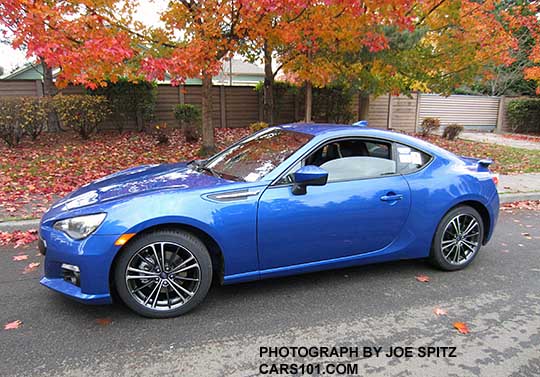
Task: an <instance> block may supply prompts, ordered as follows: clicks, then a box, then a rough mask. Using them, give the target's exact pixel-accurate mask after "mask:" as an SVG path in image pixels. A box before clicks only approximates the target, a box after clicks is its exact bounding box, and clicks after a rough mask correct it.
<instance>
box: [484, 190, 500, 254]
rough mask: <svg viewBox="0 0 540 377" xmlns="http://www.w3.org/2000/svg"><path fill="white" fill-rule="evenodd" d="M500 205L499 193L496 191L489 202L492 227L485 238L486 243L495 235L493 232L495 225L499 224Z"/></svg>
mask: <svg viewBox="0 0 540 377" xmlns="http://www.w3.org/2000/svg"><path fill="white" fill-rule="evenodd" d="M499 205H500V203H499V193H498V192H495V194H494V195H493V197H492V198H491V200H490V201H489V204H488V211H489V217H490V220H491V221H490V224H489V225H490V227H489V229H488V231H487V233H486V237H485V239H484V245H485V244H486V243H488V242H489V240H490V239H491V237H492V236H493V232H494V231H495V226H496V225H497V220H498V219H499Z"/></svg>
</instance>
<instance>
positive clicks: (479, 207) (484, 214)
mask: <svg viewBox="0 0 540 377" xmlns="http://www.w3.org/2000/svg"><path fill="white" fill-rule="evenodd" d="M462 206H468V207H471V208H474V209H475V210H476V211H477V212H478V213H479V214H480V217H481V218H482V225H483V226H484V234H483V239H482V245H485V244H486V243H487V241H488V237H489V229H491V216H490V214H489V210H488V208H487V207H486V205H484V204H483V203H482V202H480V201H478V200H471V199H468V200H464V201H461V202H458V203H456V204H454V205H453V206H452V207H450V208H449V209H448V210H447V211H446V212H445V213H444V214H443V215H442V217H441V219H440V220H439V222H440V221H441V220H442V219H443V218H444V216H446V214H447V213H448V212H450V211H452V210H453V209H454V208H457V207H462ZM433 236H434V237H435V235H433Z"/></svg>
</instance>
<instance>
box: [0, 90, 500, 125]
mask: <svg viewBox="0 0 540 377" xmlns="http://www.w3.org/2000/svg"><path fill="white" fill-rule="evenodd" d="M62 92H63V93H65V94H79V93H83V92H84V89H83V88H82V87H68V88H66V89H63V90H62ZM42 95H43V87H42V83H41V81H39V80H37V81H30V80H0V97H1V96H42ZM212 98H213V105H214V106H213V117H212V118H213V122H214V125H215V126H216V127H246V126H249V124H251V123H253V122H257V121H259V120H262V99H261V98H260V96H259V94H258V93H257V92H256V91H255V89H254V87H253V86H214V88H213V93H212ZM509 100H510V98H506V97H488V96H464V95H452V96H449V97H442V96H439V95H435V94H418V93H413V94H411V95H410V96H404V95H400V96H389V95H383V96H379V97H376V98H375V97H373V98H370V101H369V110H368V119H367V120H368V122H369V125H370V127H374V128H382V129H396V130H402V131H407V132H415V131H416V130H418V127H419V125H420V123H421V122H422V120H423V119H424V118H426V117H435V118H439V119H440V120H441V123H442V124H443V125H448V124H451V123H458V124H461V125H463V126H465V127H466V128H468V129H479V130H488V131H491V130H496V131H507V130H508V129H509V127H508V121H507V119H506V115H505V110H506V106H507V105H508V102H509ZM201 101H202V98H201V86H198V85H186V86H184V85H181V86H171V85H158V88H157V103H156V112H155V115H156V122H166V123H168V124H169V125H175V124H176V120H175V119H174V113H173V108H174V106H175V105H177V104H182V103H185V104H194V105H200V104H201ZM276 102H277V105H278V106H279V112H278V116H277V119H276V122H277V123H288V122H294V121H299V120H301V119H302V118H303V108H302V102H303V101H301V99H300V98H296V96H295V95H294V94H286V95H284V96H283V97H281V98H277V99H276ZM361 103H363V102H361V101H360V100H359V96H358V95H356V96H354V98H353V102H352V111H353V114H354V118H355V119H358V117H359V114H361V113H362V109H361V108H360V106H361ZM315 121H321V120H320V119H319V120H318V119H315ZM107 126H108V127H112V126H113V125H112V124H110V123H109V124H108V125H107ZM131 127H135V124H134V122H130V123H128V124H127V125H126V128H131Z"/></svg>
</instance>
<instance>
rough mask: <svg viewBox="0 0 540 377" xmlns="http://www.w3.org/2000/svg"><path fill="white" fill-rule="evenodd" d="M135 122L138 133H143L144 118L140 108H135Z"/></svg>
mask: <svg viewBox="0 0 540 377" xmlns="http://www.w3.org/2000/svg"><path fill="white" fill-rule="evenodd" d="M135 122H136V123H137V130H138V131H139V132H142V131H144V117H143V113H142V110H141V109H140V108H137V111H136V112H135Z"/></svg>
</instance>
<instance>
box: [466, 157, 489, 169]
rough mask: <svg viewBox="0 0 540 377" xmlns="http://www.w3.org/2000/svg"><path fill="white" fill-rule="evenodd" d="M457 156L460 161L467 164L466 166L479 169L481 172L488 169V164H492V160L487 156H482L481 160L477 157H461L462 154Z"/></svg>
mask: <svg viewBox="0 0 540 377" xmlns="http://www.w3.org/2000/svg"><path fill="white" fill-rule="evenodd" d="M459 158H460V159H461V161H463V162H465V164H467V167H468V168H469V169H473V168H476V170H477V171H481V172H484V171H489V165H491V164H493V160H491V159H489V158H484V159H481V160H480V159H478V158H473V157H463V156H460V157H459Z"/></svg>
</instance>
